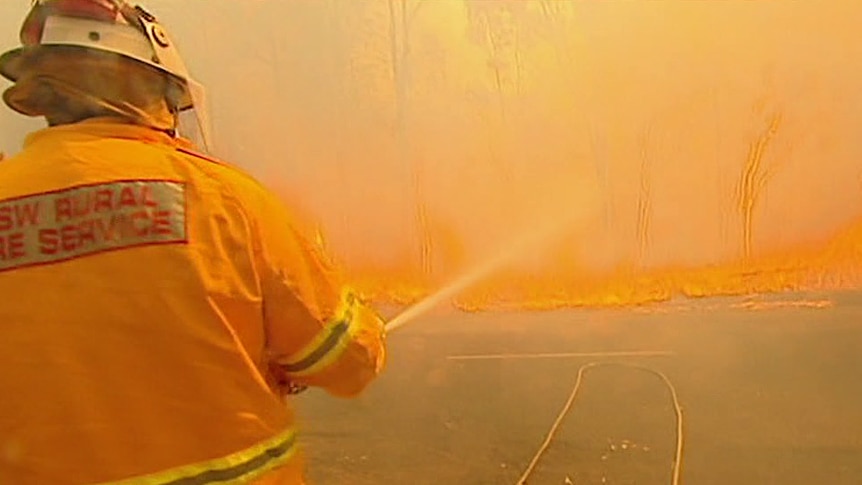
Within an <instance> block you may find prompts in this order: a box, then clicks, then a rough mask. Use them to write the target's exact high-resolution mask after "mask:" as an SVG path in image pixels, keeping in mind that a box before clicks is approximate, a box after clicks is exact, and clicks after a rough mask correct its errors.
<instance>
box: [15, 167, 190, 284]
mask: <svg viewBox="0 0 862 485" xmlns="http://www.w3.org/2000/svg"><path fill="white" fill-rule="evenodd" d="M187 242H188V240H187V229H186V189H185V184H184V183H182V182H175V181H170V180H126V181H113V182H109V183H101V184H91V185H78V186H75V187H70V188H66V189H63V190H58V191H53V192H45V193H40V194H34V195H28V196H25V197H18V198H14V199H7V200H2V201H0V271H8V270H12V269H17V268H22V267H25V266H33V265H42V264H52V263H58V262H61V261H67V260H70V259H75V258H79V257H82V256H87V255H91V254H97V253H102V252H106V251H114V250H120V249H128V248H133V247H137V246H147V245H153V244H184V243H187Z"/></svg>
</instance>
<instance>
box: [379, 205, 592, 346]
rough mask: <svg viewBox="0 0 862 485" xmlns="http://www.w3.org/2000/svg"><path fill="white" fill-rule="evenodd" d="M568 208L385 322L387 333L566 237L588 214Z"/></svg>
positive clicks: (578, 209)
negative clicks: (530, 254)
mask: <svg viewBox="0 0 862 485" xmlns="http://www.w3.org/2000/svg"><path fill="white" fill-rule="evenodd" d="M568 209H569V210H567V211H566V212H565V213H562V214H559V213H558V214H554V215H557V216H558V217H554V215H550V214H549V215H546V216H545V217H544V219H543V220H542V221H541V224H539V225H538V226H537V227H534V228H531V229H529V230H526V231H519V232H518V234H520V236H519V237H516V238H514V239H512V240H510V241H509V242H508V244H505V245H503V246H501V247H500V248H498V249H497V251H495V252H493V253H492V256H491V257H490V258H488V259H486V260H484V261H481V262H480V263H479V264H477V265H476V266H473V267H471V268H470V269H469V270H467V271H465V272H464V273H463V274H461V276H459V277H458V278H456V279H455V280H454V281H452V282H451V283H449V284H447V285H445V286H444V287H443V288H441V289H440V290H438V291H436V292H434V293H432V294H431V295H428V296H426V297H425V298H423V299H422V300H420V301H419V302H417V303H415V304H413V305H412V306H410V307H408V308H407V309H406V310H404V311H403V312H401V313H400V314H398V315H397V316H395V317H394V318H392V319H391V320H389V322H387V323H386V330H387V331H388V332H392V331H394V330H397V329H398V328H401V327H402V326H404V325H406V324H408V323H410V322H412V321H414V320H415V319H416V318H418V317H420V316H422V315H424V314H425V313H427V312H428V311H430V310H432V309H433V308H434V307H436V306H437V305H438V304H440V303H441V302H443V301H446V300H448V299H451V298H453V297H455V296H457V295H459V294H461V293H462V292H464V291H465V290H467V289H468V288H470V287H472V286H474V285H475V284H477V283H479V282H480V281H482V280H483V279H485V278H487V277H488V276H491V275H492V274H493V273H494V272H496V271H499V270H501V269H503V268H505V267H506V266H507V265H509V264H511V263H514V262H516V261H517V260H518V259H520V258H523V257H524V256H527V255H528V254H529V253H530V252H531V251H538V250H541V249H542V248H543V247H546V246H548V245H550V244H551V243H553V242H555V241H557V240H558V239H560V238H562V237H563V236H565V234H566V233H567V232H568V231H571V230H572V229H573V227H576V224H577V223H579V222H582V221H584V220H585V219H586V218H587V217H588V216H589V215H590V214H591V212H590V211H589V209H588V206H587V205H586V204H585V205H584V206H576V207H572V208H568Z"/></svg>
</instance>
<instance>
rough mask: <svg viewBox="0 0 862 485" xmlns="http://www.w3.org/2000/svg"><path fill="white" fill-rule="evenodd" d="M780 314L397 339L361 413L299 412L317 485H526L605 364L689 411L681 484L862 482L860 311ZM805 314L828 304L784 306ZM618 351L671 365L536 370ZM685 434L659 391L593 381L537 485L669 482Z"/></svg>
mask: <svg viewBox="0 0 862 485" xmlns="http://www.w3.org/2000/svg"><path fill="white" fill-rule="evenodd" d="M769 301H771V302H772V303H771V304H772V305H777V306H776V307H774V308H770V309H762V310H753V309H751V308H749V307H746V306H745V304H744V300H742V299H731V298H726V299H709V300H699V301H694V302H686V301H681V302H673V303H669V304H665V305H662V306H659V307H654V308H651V309H649V310H648V311H644V310H641V311H632V310H567V311H555V312H533V313H505V314H493V313H482V314H459V313H455V312H448V313H446V314H438V315H434V316H428V317H425V318H423V319H422V320H417V321H416V322H415V323H413V324H411V325H410V326H407V327H404V329H403V330H401V331H399V332H397V333H396V334H393V335H392V336H391V337H390V341H389V349H390V354H389V362H388V368H387V370H386V372H385V373H384V375H383V376H381V378H380V379H379V380H378V381H377V382H376V383H375V384H374V385H373V386H372V387H371V388H370V389H369V390H368V391H367V392H366V393H365V394H364V395H363V396H362V397H360V398H358V399H355V400H350V401H340V400H336V399H334V398H330V397H328V396H327V395H325V394H324V393H323V392H320V391H310V392H308V393H306V394H304V395H302V396H301V397H300V398H299V399H297V405H298V408H299V412H300V419H301V421H302V423H301V424H302V425H303V427H304V429H305V436H304V444H305V447H306V450H307V454H308V456H309V479H310V480H311V483H313V484H324V485H326V484H351V485H352V484H356V485H365V484H375V485H377V484H381V485H385V484H393V485H394V484H398V485H400V484H407V483H410V484H435V485H436V484H470V485H472V484H476V485H479V484H495V485H496V484H514V483H516V482H517V480H518V478H519V477H520V476H521V474H522V473H523V471H524V469H525V468H526V467H527V465H528V463H529V462H530V460H531V459H532V457H533V456H534V455H535V453H536V451H537V449H538V448H539V446H540V444H541V443H542V441H543V439H544V437H545V435H546V434H547V433H548V430H549V428H550V427H551V424H552V423H553V422H554V420H555V418H556V417H557V415H558V414H559V412H560V410H561V408H562V406H563V404H564V403H565V401H566V399H567V397H568V396H569V394H570V392H571V391H572V387H573V385H574V383H575V378H576V375H577V371H578V369H579V368H580V366H582V365H583V364H585V363H588V362H593V361H600V362H625V363H631V364H637V365H642V366H646V367H649V368H652V369H655V370H658V371H661V372H664V373H665V374H666V375H667V377H668V378H669V379H670V380H671V382H672V384H673V385H674V387H675V388H676V390H677V392H678V395H679V400H680V402H681V405H682V407H683V423H684V433H683V438H684V448H683V456H682V475H681V476H682V480H681V483H685V484H697V485H713V484H715V485H746V484H758V485H763V484H781V485H816V484H830V485H842V484H848V485H849V484H854V485H857V484H859V483H862V295H856V294H854V293H844V294H832V295H788V296H784V297H782V298H781V299H777V298H774V297H773V298H770V299H769ZM799 301H808V302H821V303H822V302H824V301H829V302H831V306H829V307H826V308H812V307H807V306H802V307H800V306H782V305H798V304H799V303H798V302H799ZM794 302H796V303H794ZM611 351H662V352H667V353H669V354H670V355H656V356H639V357H623V356H548V355H545V356H535V355H532V356H531V355H525V354H536V353H539V354H548V353H581V352H583V353H595V352H611ZM484 354H496V355H487V356H485V357H481V358H477V357H476V356H482V355H484ZM501 354H502V355H501ZM510 354H518V355H510ZM465 356H466V357H470V358H465ZM675 419H676V418H675V414H674V408H673V407H672V404H671V400H670V397H669V393H668V390H667V388H666V387H664V384H663V383H662V381H661V380H660V379H659V378H657V377H656V376H654V375H652V374H650V373H646V372H642V371H639V370H636V369H631V368H625V367H599V368H595V369H593V370H591V371H589V372H588V373H587V374H586V375H585V378H584V380H583V383H582V386H581V389H580V391H579V393H578V396H577V397H576V399H575V402H574V405H573V407H572V409H571V412H570V413H569V414H568V415H567V417H566V419H565V420H564V421H563V422H562V424H561V426H560V428H559V432H558V434H557V436H556V438H555V439H554V440H553V442H552V444H551V446H550V447H549V449H548V451H547V453H546V454H544V455H543V457H542V459H541V461H540V462H539V464H538V466H537V468H536V470H535V473H534V474H533V475H532V477H531V479H530V480H529V482H528V483H530V484H566V483H573V484H669V483H671V472H672V465H673V457H674V451H675V446H676V435H675V425H676V420H675ZM567 480H568V481H567Z"/></svg>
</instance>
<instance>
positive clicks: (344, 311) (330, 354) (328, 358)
mask: <svg viewBox="0 0 862 485" xmlns="http://www.w3.org/2000/svg"><path fill="white" fill-rule="evenodd" d="M357 303H358V302H357V299H356V296H355V295H354V294H353V292H351V291H350V290H345V292H344V293H343V295H342V298H341V303H340V304H339V307H338V309H337V311H336V317H335V318H334V319H333V320H332V321H331V323H330V324H329V325H327V326H326V327H324V328H323V330H321V331H320V332H319V333H318V334H317V335H315V337H314V338H313V339H312V340H311V342H309V343H308V345H306V346H305V347H304V348H303V349H302V350H300V351H299V352H296V353H295V354H293V355H292V356H290V357H288V358H285V359H280V360H279V362H278V363H279V365H280V366H281V367H282V369H284V371H285V372H287V373H288V374H290V375H292V376H296V377H300V376H305V375H309V374H314V373H316V372H318V371H319V370H320V369H323V368H325V367H327V366H328V365H329V364H331V363H332V362H334V361H335V360H336V359H337V358H338V357H339V356H340V355H341V354H342V352H344V349H345V348H347V345H348V344H349V343H350V341H351V340H352V339H353V337H354V335H355V333H356V331H357V327H358V325H357V322H356V320H357V319H356V318H355V317H356V311H357V308H356V306H357Z"/></svg>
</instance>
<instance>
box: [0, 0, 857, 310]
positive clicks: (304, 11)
mask: <svg viewBox="0 0 862 485" xmlns="http://www.w3.org/2000/svg"><path fill="white" fill-rule="evenodd" d="M206 3H207V7H206V8H205V9H204V8H200V9H197V10H195V11H194V12H193V13H192V12H191V7H187V6H186V4H185V3H184V2H179V1H171V0H150V2H148V5H149V6H151V7H152V9H153V10H154V11H156V12H159V13H160V14H161V16H162V17H163V20H164V22H165V23H166V24H167V25H169V26H171V27H172V30H173V31H174V32H175V34H174V37H175V38H177V40H178V42H180V43H181V46H180V47H181V48H182V50H183V53H184V55H185V57H186V58H187V59H188V60H189V64H190V68H191V69H192V70H193V71H194V72H195V73H196V75H197V77H198V78H199V79H200V80H201V81H202V82H203V83H204V84H205V85H207V87H208V89H209V92H210V100H211V102H212V116H213V124H214V128H215V138H216V140H217V154H218V155H220V156H222V157H223V158H225V159H227V160H229V161H231V162H233V163H237V164H239V165H242V166H244V167H246V168H247V169H248V170H249V171H251V172H252V173H253V174H254V175H256V176H257V177H258V178H260V179H261V180H262V181H263V182H264V183H265V184H267V185H268V186H270V187H272V188H273V189H274V190H276V191H277V192H279V193H280V194H282V195H284V197H285V200H287V201H289V202H290V203H292V204H296V203H298V202H301V204H302V206H301V208H302V210H303V211H305V212H307V213H308V214H310V216H309V218H308V219H309V221H308V223H307V224H306V226H307V227H306V228H305V230H306V232H307V234H308V235H309V237H310V238H312V239H313V240H315V241H318V243H319V244H321V245H325V246H326V248H327V249H328V250H329V251H331V252H332V253H333V254H334V255H335V257H336V259H337V260H338V261H339V262H340V263H341V264H342V265H343V266H344V267H345V268H346V270H347V271H348V272H349V274H350V276H351V277H352V278H353V279H354V280H355V281H356V282H357V284H358V285H359V286H360V287H361V288H362V289H363V291H364V292H365V293H367V294H368V295H369V296H373V297H374V298H377V299H379V300H381V301H393V302H399V303H408V302H412V301H415V300H416V299H418V298H420V297H421V296H422V295H426V294H428V293H430V292H433V291H435V290H438V289H439V288H441V287H443V286H444V285H446V284H448V283H450V282H451V281H452V280H453V279H454V278H456V277H457V276H458V275H460V274H462V273H463V272H464V271H469V269H470V268H471V267H472V266H475V265H477V264H480V263H481V261H482V260H483V259H485V258H486V257H487V256H488V254H489V252H492V251H494V250H496V248H498V247H500V245H501V244H503V243H505V241H507V240H513V239H515V238H517V236H518V234H517V233H518V232H519V231H529V230H530V227H531V223H532V221H534V220H536V219H537V218H541V217H544V216H545V215H548V214H552V215H553V214H559V215H560V217H564V216H565V214H567V213H568V212H569V211H570V210H574V208H577V210H582V211H585V212H586V214H587V215H586V216H585V217H584V218H583V220H579V222H578V223H577V224H574V225H572V226H571V227H567V228H566V229H567V232H566V235H565V236H564V237H562V238H559V239H558V240H554V241H548V244H547V245H546V246H545V247H543V248H540V249H537V250H536V251H535V252H534V253H533V254H530V255H527V256H526V257H524V258H522V259H520V260H518V261H516V262H514V264H513V265H511V266H510V267H507V268H504V269H502V270H501V271H500V272H498V273H496V274H495V275H493V276H492V277H491V278H490V279H488V280H485V281H483V282H482V283H481V284H479V285H478V286H475V287H473V288H471V289H469V291H467V292H466V293H464V294H461V295H460V296H459V297H458V298H457V301H456V302H455V303H456V304H457V305H458V306H459V307H461V308H464V309H469V310H479V309H485V308H500V307H518V308H553V307H559V306H578V305H589V306H605V305H612V306H617V305H637V304H645V303H650V302H657V301H666V300H668V299H672V298H674V297H676V296H687V297H705V296H711V295H728V294H749V293H764V292H779V291H785V290H810V289H818V290H819V289H823V290H825V289H834V288H855V287H857V286H858V285H859V283H860V281H859V279H860V277H862V276H860V275H862V259H860V258H862V207H860V204H859V200H860V199H859V195H860V189H862V177H860V173H862V169H860V165H859V160H862V145H860V143H859V142H857V141H856V140H859V139H860V137H859V136H858V131H859V129H860V127H862V89H860V86H862V43H859V42H857V37H858V28H859V27H858V19H859V18H862V2H850V1H842V0H828V1H827V0H824V1H819V2H750V1H747V0H725V1H721V2H582V1H580V2H575V1H567V0H550V1H549V0H493V1H491V0H433V1H418V0H379V1H365V2H355V1H350V0H294V1H291V2H281V1H278V0H259V1H256V2H236V1H233V0H208V1H207V2H206ZM10 4H11V2H10ZM16 8H18V9H19V10H23V9H24V7H16ZM3 9H5V10H3ZM10 9H12V7H10V6H5V5H3V6H0V13H2V14H4V15H0V18H2V19H6V18H9V19H12V18H15V19H17V18H20V16H17V15H13V14H15V12H11V11H9V10H10ZM5 14H8V15H5ZM7 30H9V31H10V32H12V31H13V30H14V29H12V28H10V29H7ZM214 56H216V57H214ZM6 116H7V115H6V114H3V115H2V116H0V133H3V132H8V133H11V132H17V131H20V130H19V129H18V128H15V127H17V126H18V125H15V126H13V125H12V124H11V123H7V122H6V120H7V119H11V118H7V117H6ZM7 143H8V142H7V141H6V140H0V146H2V148H3V149H5V150H7V151H8V150H9V149H10V148H12V147H8V146H6V145H7Z"/></svg>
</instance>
